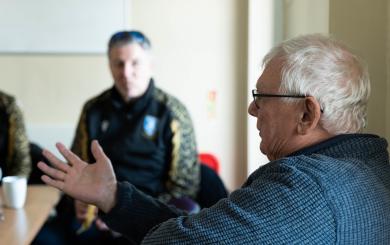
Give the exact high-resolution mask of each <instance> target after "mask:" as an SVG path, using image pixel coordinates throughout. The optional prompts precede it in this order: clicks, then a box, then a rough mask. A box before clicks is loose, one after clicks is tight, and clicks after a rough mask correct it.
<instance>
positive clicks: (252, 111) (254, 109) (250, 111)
mask: <svg viewBox="0 0 390 245" xmlns="http://www.w3.org/2000/svg"><path fill="white" fill-rule="evenodd" d="M248 114H249V115H251V116H253V117H257V107H256V106H255V103H254V101H252V102H251V103H250V104H249V106H248Z"/></svg>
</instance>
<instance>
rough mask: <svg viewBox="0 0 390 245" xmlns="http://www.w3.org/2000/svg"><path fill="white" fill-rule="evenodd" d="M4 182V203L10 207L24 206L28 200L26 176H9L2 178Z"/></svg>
mask: <svg viewBox="0 0 390 245" xmlns="http://www.w3.org/2000/svg"><path fill="white" fill-rule="evenodd" d="M2 182H3V186H2V189H3V197H4V204H5V205H6V206H7V207H9V208H22V207H23V206H24V203H25V202H26V194H27V179H26V177H22V176H7V177H4V178H3V179H2Z"/></svg>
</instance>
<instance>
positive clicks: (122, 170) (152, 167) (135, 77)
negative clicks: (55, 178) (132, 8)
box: [72, 31, 200, 228]
mask: <svg viewBox="0 0 390 245" xmlns="http://www.w3.org/2000/svg"><path fill="white" fill-rule="evenodd" d="M150 49H151V44H150V41H149V39H148V38H147V37H146V36H145V35H143V34H142V33H141V32H138V31H122V32H118V33H115V34H114V35H113V36H112V37H111V39H110V41H109V43H108V59H109V66H110V70H111V74H112V77H113V80H114V86H113V87H112V88H110V89H108V90H106V91H104V92H102V93H101V94H100V95H98V96H96V97H94V98H92V99H91V100H89V101H88V102H87V103H86V104H85V105H84V107H83V110H82V112H81V116H80V120H79V124H78V126H77V131H76V136H75V139H74V141H73V145H72V151H74V152H75V153H76V154H77V155H78V156H79V157H80V158H81V159H83V160H84V161H86V162H90V163H92V162H94V161H95V159H94V158H93V155H92V154H91V152H90V151H89V146H90V144H91V142H92V140H94V139H96V140H99V142H101V144H102V147H103V149H104V150H105V152H106V153H107V155H108V156H109V157H110V158H111V159H113V161H114V165H113V167H114V171H115V174H116V176H117V178H118V180H121V181H128V182H130V183H132V184H133V185H134V186H136V187H137V188H138V189H140V190H142V191H143V192H145V193H147V194H149V195H151V196H153V197H156V198H158V199H159V200H161V201H163V202H171V203H173V204H178V205H179V207H180V208H183V209H187V211H196V208H197V204H196V203H195V202H193V201H191V200H193V199H195V197H196V194H197V191H198V187H199V182H200V178H199V162H198V153H197V149H196V142H195V134H194V130H193V125H192V121H191V118H190V115H189V113H188V112H187V109H186V108H185V106H184V105H183V104H182V103H181V102H180V101H178V100H177V99H176V98H175V97H173V96H171V95H169V94H167V93H166V92H164V91H162V90H161V89H159V88H157V87H156V86H155V82H154V80H153V78H152V67H151V66H152V64H151V54H150ZM183 199H184V201H183ZM180 204H183V205H182V206H180ZM88 208H91V207H87V206H86V204H84V203H82V202H80V201H77V200H75V211H76V216H77V217H78V219H79V220H80V221H82V222H83V221H84V220H85V219H87V214H88ZM89 212H91V211H90V210H89ZM97 221H98V222H96V224H97V226H98V228H102V227H104V225H102V222H100V221H99V220H97Z"/></svg>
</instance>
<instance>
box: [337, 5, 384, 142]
mask: <svg viewBox="0 0 390 245" xmlns="http://www.w3.org/2000/svg"><path fill="white" fill-rule="evenodd" d="M388 4H389V3H388V1H387V0H375V1H366V0H343V1H340V0H330V33H331V34H332V35H333V36H335V37H337V38H338V39H340V40H342V41H344V42H345V43H346V44H347V45H348V46H350V47H351V48H352V49H353V50H354V51H355V52H356V53H357V54H358V55H359V56H360V57H362V58H363V59H364V60H365V62H366V63H367V65H368V70H369V73H370V79H371V96H370V101H369V104H368V126H367V128H366V132H369V133H375V134H379V135H381V136H387V140H390V134H389V129H388V127H389V124H390V121H389V116H388V113H389V111H390V107H389V106H388V105H389V102H388V98H387V99H386V97H388V96H389V93H388V91H389V81H388V77H387V68H388V65H387V64H386V62H387V61H388V56H387V55H388V53H389V49H388V48H389V47H388V42H389V39H387V38H388V35H389V34H388V27H387V24H388V19H387V16H388V13H389V12H388ZM386 50H387V51H386ZM386 100H387V102H386ZM386 103H387V106H386ZM386 127H387V130H386ZM386 131H387V135H386Z"/></svg>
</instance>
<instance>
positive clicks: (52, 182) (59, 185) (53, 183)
mask: <svg viewBox="0 0 390 245" xmlns="http://www.w3.org/2000/svg"><path fill="white" fill-rule="evenodd" d="M41 180H42V181H43V182H45V183H46V184H47V185H50V186H53V187H55V188H57V189H60V190H61V191H62V190H63V188H64V182H62V181H58V180H54V179H52V178H50V177H49V176H47V175H42V177H41Z"/></svg>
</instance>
